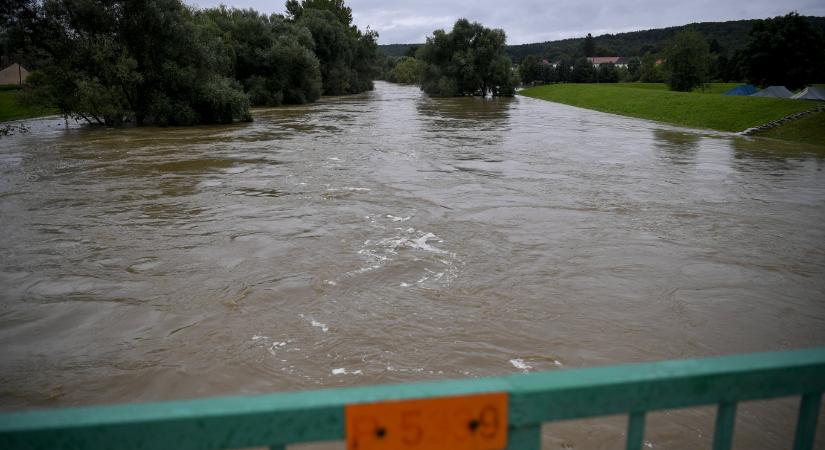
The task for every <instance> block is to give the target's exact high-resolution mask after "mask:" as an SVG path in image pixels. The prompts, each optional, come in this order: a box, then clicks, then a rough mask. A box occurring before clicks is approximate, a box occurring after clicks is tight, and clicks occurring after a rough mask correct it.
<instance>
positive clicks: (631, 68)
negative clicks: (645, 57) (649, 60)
mask: <svg viewBox="0 0 825 450" xmlns="http://www.w3.org/2000/svg"><path fill="white" fill-rule="evenodd" d="M654 63H655V62H654ZM641 67H642V62H641V61H639V58H635V57H634V58H630V61H628V62H627V80H626V81H639V77H640V76H641V75H640V73H639V71H640V70H641Z"/></svg>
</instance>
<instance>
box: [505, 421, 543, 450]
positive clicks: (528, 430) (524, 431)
mask: <svg viewBox="0 0 825 450" xmlns="http://www.w3.org/2000/svg"><path fill="white" fill-rule="evenodd" d="M507 450H541V425H540V424H536V425H528V426H525V427H519V428H510V429H509V430H507Z"/></svg>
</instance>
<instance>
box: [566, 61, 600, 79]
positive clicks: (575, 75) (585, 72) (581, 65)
mask: <svg viewBox="0 0 825 450" xmlns="http://www.w3.org/2000/svg"><path fill="white" fill-rule="evenodd" d="M594 75H595V71H594V69H593V64H591V63H590V61H588V60H587V58H579V59H577V60H576V63H575V64H573V70H572V71H571V72H570V81H572V82H574V83H590V82H592V81H594V79H595V77H594Z"/></svg>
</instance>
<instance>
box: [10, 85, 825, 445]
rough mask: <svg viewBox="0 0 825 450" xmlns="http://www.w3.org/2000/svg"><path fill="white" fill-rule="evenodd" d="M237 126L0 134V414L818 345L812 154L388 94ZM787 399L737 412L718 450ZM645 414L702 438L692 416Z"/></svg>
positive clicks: (699, 413) (823, 234) (768, 428)
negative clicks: (729, 435) (733, 427)
mask: <svg viewBox="0 0 825 450" xmlns="http://www.w3.org/2000/svg"><path fill="white" fill-rule="evenodd" d="M254 117H255V122H254V123H251V124H236V125H231V126H215V127H195V128H168V129H159V128H127V129H87V128H84V127H77V126H75V127H73V128H71V129H69V130H66V129H65V128H64V125H63V123H62V121H61V120H59V119H54V118H51V119H43V120H39V121H33V122H29V125H30V127H31V132H29V133H26V134H18V135H15V136H12V137H2V138H0V139H2V140H0V408H2V409H5V410H17V409H25V408H35V407H55V406H68V405H86V404H99V403H112V402H126V401H150V400H165V399H179V398H191V397H198V396H206V395H219V394H221V395H222V394H250V393H262V392H273V391H281V390H300V389H314V388H319V387H330V386H343V385H362V384H373V383H389V382H400V381H412V380H429V379H445V378H459V377H478V376H490V375H501V374H509V373H517V372H522V371H524V372H527V371H539V370H563V369H564V368H571V367H586V366H594V365H601V364H613V363H626V362H637V361H650V360H660V359H667V358H685V357H698V356H711V355H722V354H730V353H738V352H750V351H768V350H782V349H791V348H801V347H811V346H821V345H825V171H823V167H825V158H823V155H825V153H823V149H822V148H816V147H805V146H801V145H791V144H786V143H782V142H779V141H771V140H766V139H759V138H742V137H738V136H733V135H730V134H724V133H714V132H704V131H697V130H688V129H680V128H675V127H670V126H667V125H662V124H658V123H654V122H647V121H640V120H636V119H630V118H622V117H618V116H613V115H608V114H602V113H597V112H593V111H587V110H583V109H578V108H573V107H568V106H564V105H559V104H555V103H550V102H543V101H539V100H533V99H529V98H523V97H517V98H515V99H504V100H483V99H471V98H461V99H429V98H427V97H426V96H423V95H422V94H421V93H420V92H419V91H418V89H416V88H414V87H401V86H397V85H392V84H387V83H378V84H377V86H376V90H375V91H374V92H371V93H368V94H365V95H359V96H352V97H342V98H330V99H324V100H322V101H321V102H319V103H317V104H314V105H309V106H301V107H290V108H277V109H263V110H257V111H256V112H255V113H254ZM796 405H797V403H796V401H795V400H794V401H779V402H776V401H775V402H769V403H764V404H755V405H747V404H745V405H741V406H740V409H739V416H738V422H737V428H736V432H737V435H736V443H737V448H785V447H788V446H789V445H790V444H789V443H790V442H791V440H792V435H793V423H794V420H795V411H796ZM649 417H650V420H649V424H648V428H647V435H646V439H647V447H648V448H698V446H700V445H702V446H708V445H709V443H710V440H711V435H712V428H713V409H712V408H703V409H698V410H686V411H676V412H662V413H653V414H651V415H650V416H649ZM823 422H825V421H823V420H821V421H820V432H819V441H818V445H822V446H823V447H820V448H825V440H823V435H824V434H825V432H823V426H822V424H823ZM624 427H625V419H624V418H613V419H606V420H596V421H588V422H573V423H570V424H554V425H550V426H548V427H546V429H545V439H544V443H545V444H544V445H545V447H546V448H617V447H620V446H621V445H623V437H622V433H624ZM708 448H709V447H708Z"/></svg>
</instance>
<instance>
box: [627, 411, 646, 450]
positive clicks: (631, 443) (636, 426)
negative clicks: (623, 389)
mask: <svg viewBox="0 0 825 450" xmlns="http://www.w3.org/2000/svg"><path fill="white" fill-rule="evenodd" d="M644 437H645V411H639V412H632V413H630V417H629V419H628V421H627V446H626V448H627V450H640V449H641V448H642V443H643V442H644Z"/></svg>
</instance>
